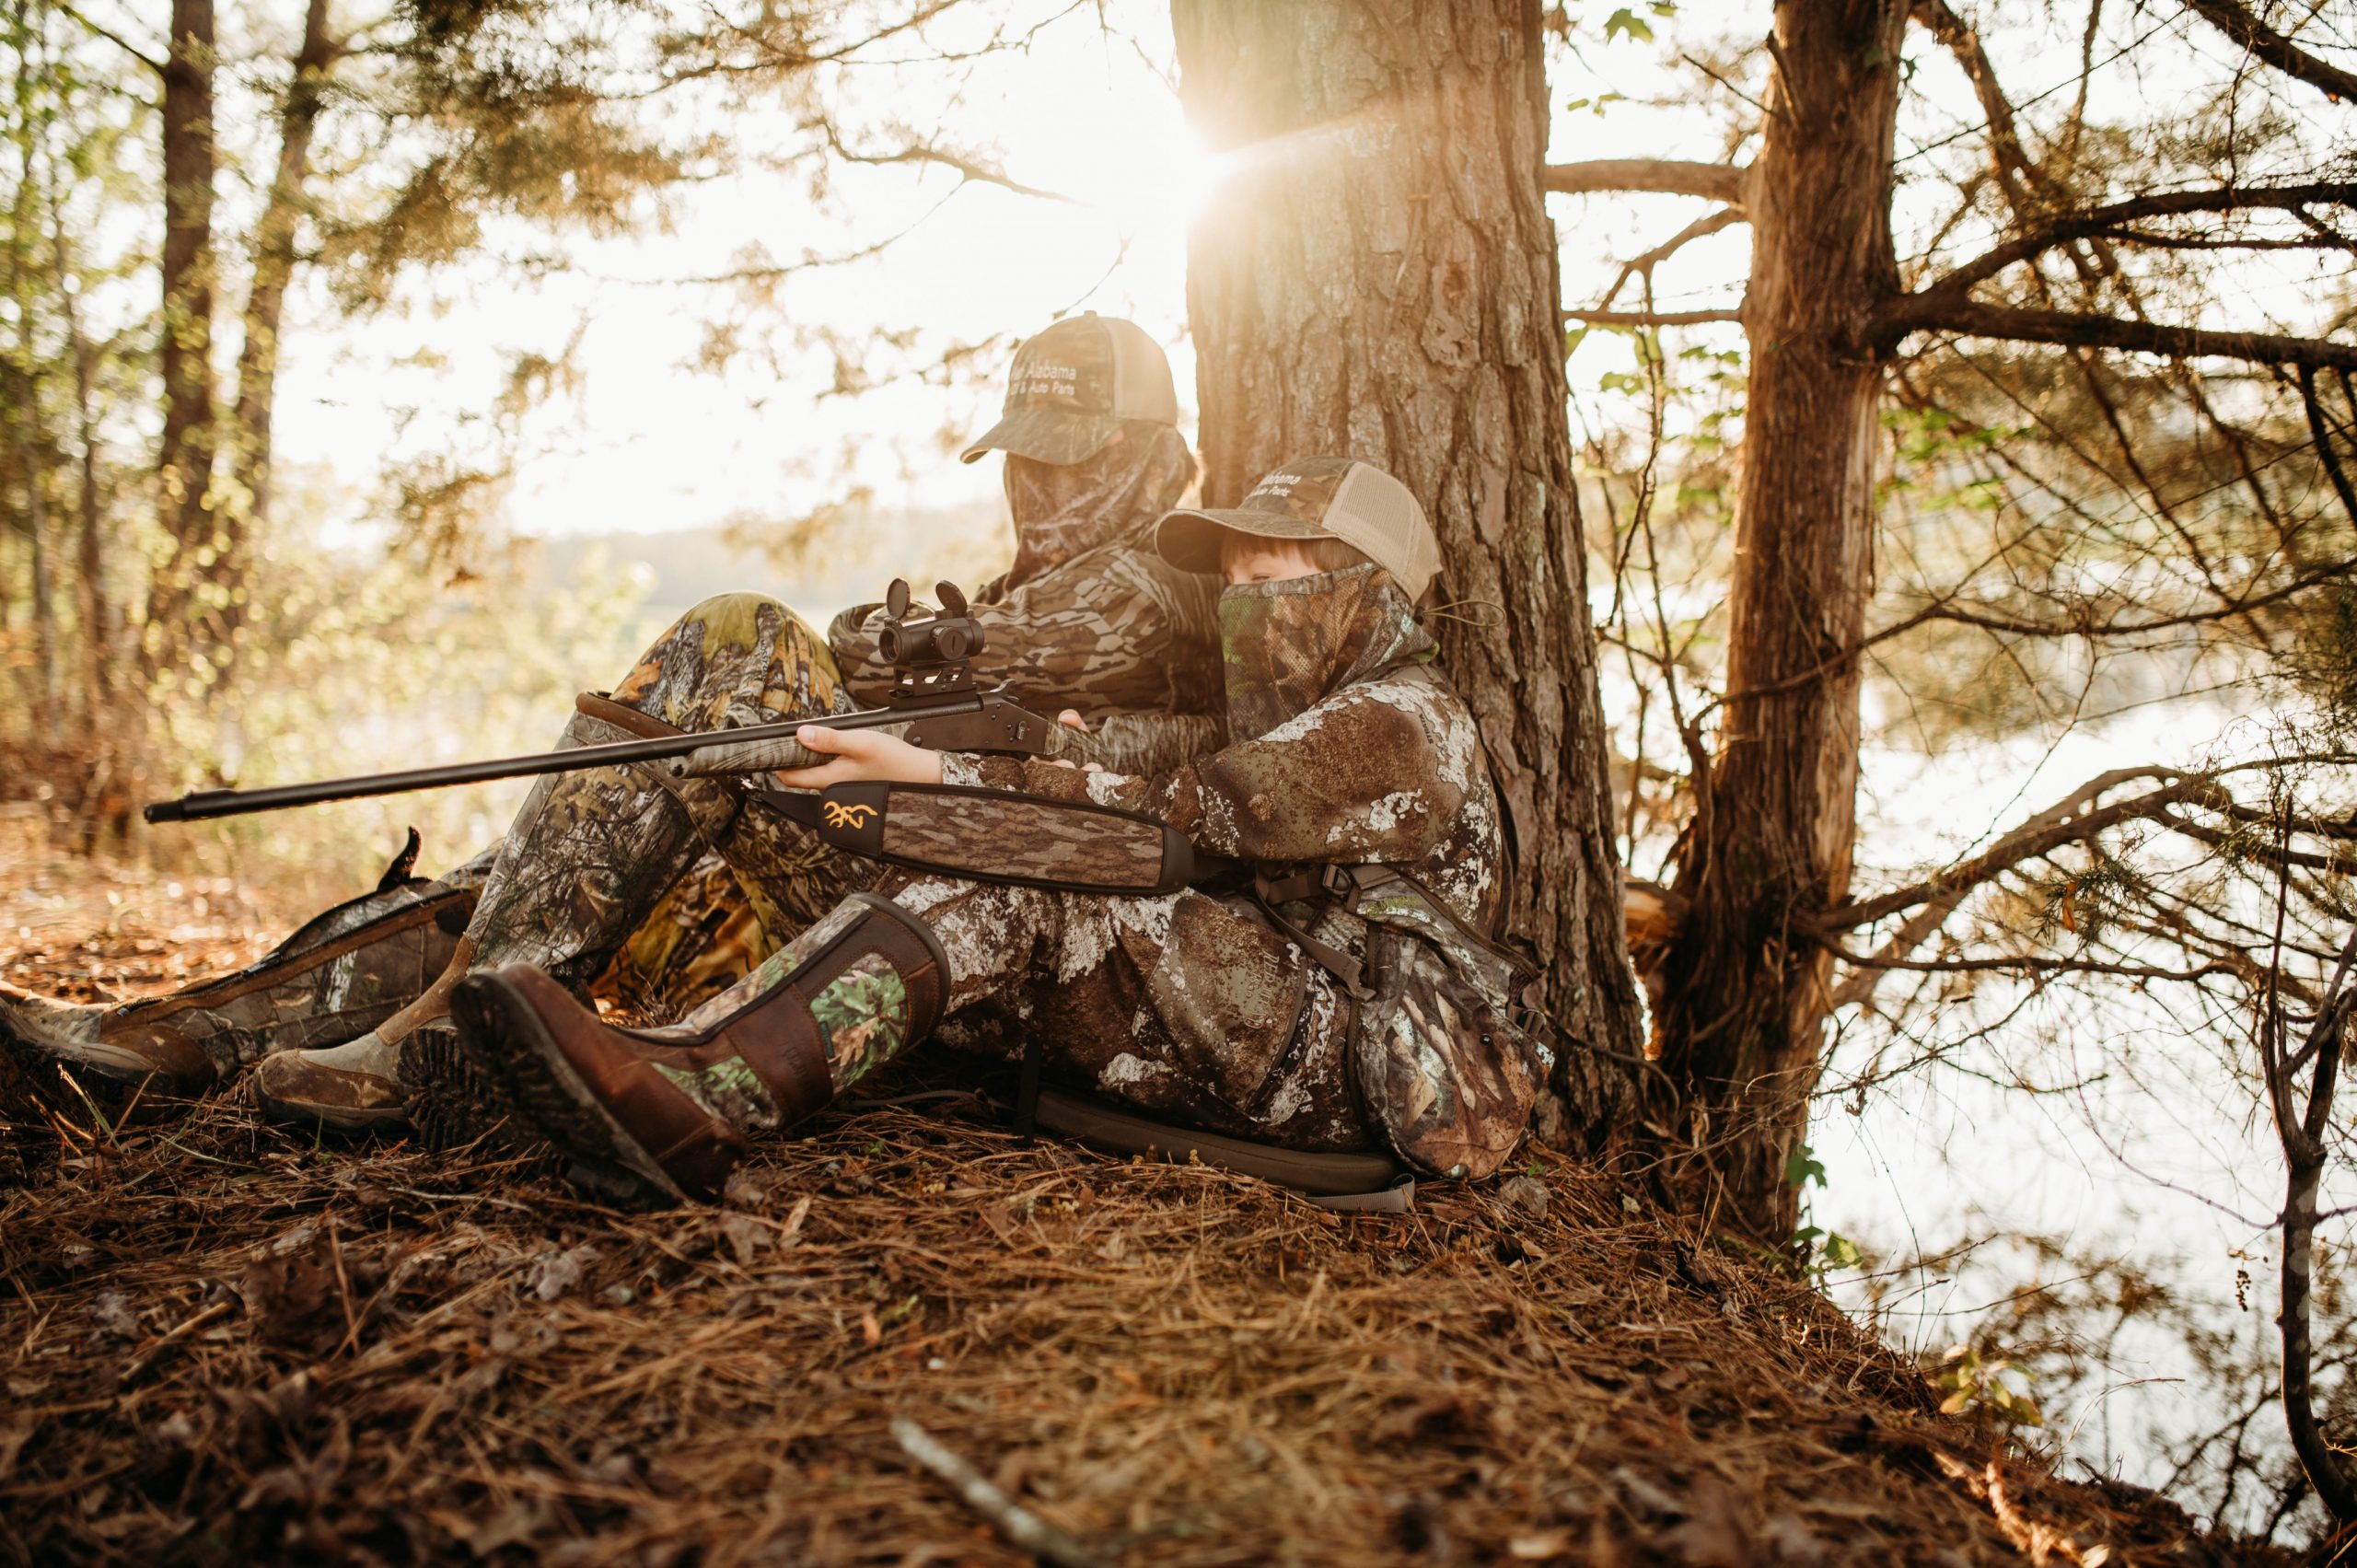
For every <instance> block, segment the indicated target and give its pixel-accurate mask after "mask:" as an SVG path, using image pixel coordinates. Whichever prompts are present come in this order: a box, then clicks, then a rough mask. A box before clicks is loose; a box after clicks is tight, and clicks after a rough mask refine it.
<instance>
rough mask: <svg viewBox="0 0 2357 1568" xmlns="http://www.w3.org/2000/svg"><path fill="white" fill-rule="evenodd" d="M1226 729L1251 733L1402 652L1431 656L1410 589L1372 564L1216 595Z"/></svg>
mask: <svg viewBox="0 0 2357 1568" xmlns="http://www.w3.org/2000/svg"><path fill="white" fill-rule="evenodd" d="M1219 643H1220V654H1221V657H1222V660H1223V662H1224V663H1225V668H1226V671H1227V733H1228V738H1229V739H1230V740H1231V741H1241V740H1258V739H1259V738H1261V737H1262V736H1265V735H1267V734H1268V733H1269V732H1270V731H1271V730H1273V729H1275V728H1276V727H1277V726H1280V725H1282V724H1283V723H1285V722H1286V721H1287V720H1288V719H1293V718H1296V717H1298V716H1300V715H1301V714H1304V713H1306V712H1307V711H1308V709H1309V708H1310V706H1311V705H1312V704H1313V703H1317V702H1318V700H1319V699H1321V698H1323V697H1326V696H1329V695H1330V694H1331V693H1333V692H1336V691H1341V689H1342V688H1343V687H1345V686H1348V685H1350V684H1352V683H1353V681H1358V680H1364V679H1366V678H1367V677H1369V676H1371V675H1373V674H1374V673H1376V671H1377V670H1379V669H1383V668H1387V667H1388V666H1390V665H1394V664H1398V663H1399V662H1401V661H1402V660H1406V659H1416V658H1426V657H1430V656H1431V654H1432V651H1433V640H1432V638H1431V636H1430V635H1429V634H1428V633H1426V632H1425V631H1424V629H1423V628H1422V626H1419V625H1418V624H1416V612H1415V610H1414V608H1413V607H1412V606H1411V605H1410V604H1409V602H1408V596H1407V595H1405V594H1403V593H1401V592H1400V591H1399V585H1398V584H1396V583H1394V582H1393V581H1392V580H1391V574H1390V573H1388V572H1386V571H1385V570H1384V569H1383V568H1382V567H1380V566H1377V565H1376V564H1374V563H1372V562H1369V563H1366V564H1364V565H1360V566H1346V567H1344V568H1343V569H1342V570H1341V571H1339V572H1320V573H1318V574H1316V575H1313V576H1307V577H1287V578H1285V579H1283V580H1282V581H1279V582H1273V583H1237V584H1234V585H1232V586H1231V587H1228V588H1227V589H1226V590H1225V592H1223V593H1222V594H1221V595H1220V596H1219Z"/></svg>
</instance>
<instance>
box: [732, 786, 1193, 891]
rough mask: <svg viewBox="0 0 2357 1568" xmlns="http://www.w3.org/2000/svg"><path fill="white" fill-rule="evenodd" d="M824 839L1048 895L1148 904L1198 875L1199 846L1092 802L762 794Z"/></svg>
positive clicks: (998, 796) (945, 793)
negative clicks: (1045, 891)
mask: <svg viewBox="0 0 2357 1568" xmlns="http://www.w3.org/2000/svg"><path fill="white" fill-rule="evenodd" d="M755 798H756V799H759V800H762V801H764V802H766V803H767V804H769V805H770V806H772V807H775V808H776V809H777V810H778V811H780V812H783V813H784V815H785V816H787V817H789V818H791V819H794V820H795V821H796V822H800V823H802V824H804V825H805V826H806V827H807V828H809V829H810V830H812V831H813V832H815V833H817V834H818V835H819V838H820V839H821V840H822V841H823V842H827V843H830V844H832V845H834V846H835V847H836V848H837V849H841V850H844V851H847V852H849V853H850V854H856V855H863V856H865V857H866V858H867V859H869V860H879V861H882V862H883V863H884V864H885V865H898V866H902V867H905V868H906V869H908V870H911V871H925V872H932V873H935V874H937V875H941V876H946V877H965V878H967V879H969V880H971V881H976V882H1004V883H1010V884H1013V885H1015V886H1016V887H1023V888H1043V889H1048V890H1049V891H1051V892H1068V893H1099V894H1105V895H1108V896H1110V897H1115V898H1151V897H1154V896H1155V895H1157V894H1162V893H1175V892H1178V891H1179V889H1182V888H1185V887H1187V886H1189V885H1190V884H1191V883H1192V882H1193V881H1194V880H1195V878H1196V876H1197V873H1198V866H1197V865H1196V857H1195V846H1194V845H1193V844H1192V843H1190V842H1189V841H1188V838H1187V835H1186V834H1184V833H1182V832H1180V831H1179V830H1178V829H1176V828H1173V827H1171V826H1170V825H1169V824H1168V823H1167V822H1164V821H1162V820H1161V819H1158V818H1154V817H1148V816H1144V815H1143V814H1142V813H1139V812H1135V811H1124V810H1122V809H1120V807H1112V806H1098V805H1097V804H1096V803H1094V802H1092V801H1079V800H1048V799H1044V798H1042V797H1040V796H1031V795H1016V794H1014V793H1013V792H1011V791H1008V790H1003V789H976V788H972V787H970V786H968V785H964V784H881V783H860V784H833V785H830V786H829V787H828V788H826V789H824V790H821V791H819V793H817V794H815V795H814V794H809V793H807V792H802V791H788V790H761V791H757V792H756V794H755Z"/></svg>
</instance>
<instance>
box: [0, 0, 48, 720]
mask: <svg viewBox="0 0 2357 1568" xmlns="http://www.w3.org/2000/svg"><path fill="white" fill-rule="evenodd" d="M10 19H11V22H12V23H13V29H12V30H13V31H14V33H15V35H16V36H15V38H14V40H13V41H14V42H15V44H16V46H17V49H16V52H17V80H16V92H15V95H14V101H15V103H16V105H17V108H18V109H19V110H23V109H26V108H28V107H29V105H30V103H31V101H32V92H31V87H30V75H31V71H32V64H31V50H30V48H29V41H30V37H31V33H30V29H29V27H28V26H27V21H26V13H25V6H24V5H23V3H22V0H18V4H17V7H16V15H15V16H14V17H11V18H10ZM17 153H18V157H17V192H16V195H17V200H16V207H15V210H14V211H13V212H11V213H10V214H9V224H8V302H9V304H10V305H11V306H12V307H14V308H15V310H16V315H17V356H18V357H17V366H16V371H17V374H16V375H15V377H12V379H13V380H14V381H15V383H16V385H15V388H14V391H15V398H14V400H13V401H15V402H16V405H17V407H16V410H15V414H16V417H15V418H13V419H11V420H10V421H9V434H10V435H11V436H14V437H15V445H16V448H17V475H18V476H19V477H20V478H21V479H22V480H23V481H24V485H25V511H24V518H25V528H26V532H27V533H28V535H29V537H30V539H31V541H32V578H33V581H32V590H33V663H34V682H35V685H34V696H33V729H34V733H35V734H36V735H38V736H40V737H41V739H43V740H45V741H52V742H53V741H54V740H55V739H56V738H57V728H58V724H57V720H58V711H57V710H58V679H57V591H56V582H55V578H56V565H55V563H53V562H52V560H51V559H50V550H49V517H48V506H47V505H46V502H47V497H45V496H44V495H43V494H41V489H42V485H43V483H44V482H45V481H44V479H43V476H42V473H41V444H42V440H41V437H42V432H41V381H40V372H39V369H38V366H39V365H40V363H41V360H40V354H41V345H40V343H39V342H38V341H37V340H36V338H35V336H34V333H33V310H32V303H33V302H32V298H31V296H30V294H29V291H28V290H27V288H26V274H27V271H28V269H27V267H26V264H25V263H26V259H27V258H26V251H27V250H29V248H30V247H31V244H32V234H33V224H34V221H35V214H36V212H37V211H38V202H37V198H36V191H35V187H34V184H33V129H32V125H31V123H30V122H29V121H27V122H20V123H19V124H18V125H17Z"/></svg>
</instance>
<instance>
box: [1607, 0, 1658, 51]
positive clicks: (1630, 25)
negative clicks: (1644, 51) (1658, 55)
mask: <svg viewBox="0 0 2357 1568" xmlns="http://www.w3.org/2000/svg"><path fill="white" fill-rule="evenodd" d="M1622 33H1626V34H1628V35H1629V36H1630V37H1631V38H1632V39H1634V40H1635V41H1637V42H1639V43H1651V42H1652V41H1654V29H1652V27H1650V26H1649V25H1647V23H1646V22H1645V21H1644V19H1643V17H1639V16H1638V15H1637V13H1636V12H1634V11H1631V9H1629V7H1628V6H1621V7H1620V9H1619V10H1617V11H1615V12H1613V13H1612V15H1610V16H1608V17H1605V18H1604V41H1605V42H1607V43H1610V42H1611V41H1613V39H1615V38H1616V37H1618V36H1620V34H1622Z"/></svg>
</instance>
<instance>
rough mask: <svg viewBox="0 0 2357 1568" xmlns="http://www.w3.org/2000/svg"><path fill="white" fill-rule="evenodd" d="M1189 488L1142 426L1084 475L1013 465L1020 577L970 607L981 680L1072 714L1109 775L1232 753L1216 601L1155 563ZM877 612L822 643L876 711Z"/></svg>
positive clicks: (1156, 430) (879, 673) (1176, 452)
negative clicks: (979, 644) (978, 633)
mask: <svg viewBox="0 0 2357 1568" xmlns="http://www.w3.org/2000/svg"><path fill="white" fill-rule="evenodd" d="M1194 474H1195V460H1194V457H1193V455H1192V454H1190V452H1189V451H1188V450H1187V443H1186V442H1185V440H1184V439H1182V438H1181V437H1180V436H1179V433H1178V432H1177V431H1176V430H1172V429H1170V428H1168V427H1167V426H1156V425H1150V424H1137V425H1135V426H1134V427H1132V426H1130V425H1125V426H1124V427H1123V433H1122V437H1121V439H1120V440H1118V441H1116V442H1115V443H1114V444H1113V445H1112V446H1110V447H1108V448H1107V449H1106V450H1105V451H1104V452H1103V453H1101V454H1099V455H1098V456H1097V458H1094V459H1090V461H1088V462H1087V463H1086V464H1080V465H1073V466H1069V467H1064V468H1057V467H1054V466H1051V465H1045V464H1037V463H1028V464H1027V463H1023V462H1020V461H1018V460H1016V459H1009V460H1008V466H1007V505H1008V509H1009V511H1010V512H1011V513H1012V514H1013V516H1014V518H1015V524H1016V558H1015V567H1014V569H1013V570H1012V571H1010V572H1009V573H1007V574H1006V575H1004V576H1003V577H1001V578H999V579H998V580H996V581H995V582H993V583H992V584H991V585H990V586H989V587H986V588H984V589H983V590H982V591H981V592H980V593H978V594H976V595H974V596H973V614H974V619H975V620H977V621H980V622H981V625H982V629H983V633H984V640H985V645H984V647H983V649H982V652H981V654H980V655H978V656H976V657H975V659H974V666H973V668H974V673H975V675H976V676H977V677H978V678H979V679H982V680H985V681H1000V680H1004V681H1005V682H1007V683H1008V685H1009V686H1011V687H1012V688H1013V690H1014V694H1015V698H1016V701H1017V702H1019V703H1024V704H1026V705H1027V706H1028V707H1031V708H1034V709H1037V710H1039V711H1041V712H1044V713H1047V714H1051V715H1052V714H1054V713H1055V712H1056V711H1057V710H1058V709H1061V708H1068V707H1069V708H1077V709H1078V710H1080V713H1081V714H1082V715H1083V716H1084V717H1086V718H1087V719H1088V720H1089V721H1090V722H1091V725H1092V726H1095V727H1096V728H1097V733H1098V738H1099V750H1100V752H1101V754H1102V756H1103V758H1104V761H1105V763H1106V765H1107V766H1108V767H1109V768H1111V769H1113V770H1114V771H1116V772H1128V773H1156V772H1166V771H1167V770H1169V769H1172V768H1176V767H1177V766H1179V764H1180V763H1181V762H1184V761H1187V759H1189V758H1190V757H1195V756H1200V755H1202V753H1203V752H1205V751H1210V750H1214V749H1217V748H1218V747H1219V745H1220V744H1221V742H1222V741H1223V740H1225V738H1226V728H1225V722H1224V719H1223V717H1222V716H1221V715H1222V703H1221V692H1222V685H1221V672H1220V656H1219V633H1218V629H1217V623H1216V618H1215V615H1214V612H1213V605H1214V603H1215V602H1216V601H1217V599H1218V597H1219V586H1218V584H1216V583H1215V582H1213V580H1212V579H1210V578H1208V577H1203V576H1199V575H1195V574H1193V573H1190V572H1182V571H1180V570H1179V569H1178V568H1177V567H1175V566H1173V565H1171V564H1169V563H1167V562H1166V561H1164V560H1163V559H1162V558H1161V557H1160V556H1159V555H1157V554H1155V550H1154V526H1155V523H1156V522H1158V521H1159V520H1160V519H1161V517H1162V515H1163V514H1164V513H1165V512H1167V511H1168V510H1169V509H1170V508H1171V507H1172V506H1174V505H1177V504H1178V502H1179V497H1180V495H1181V494H1183V493H1184V492H1185V490H1186V488H1187V486H1188V485H1189V484H1190V482H1192V481H1193V479H1194ZM882 609H883V607H882V606H880V605H874V604H861V605H853V607H852V608H851V609H849V610H844V611H843V612H842V614H841V615H838V616H837V617H835V621H834V624H833V625H831V626H830V627H829V628H828V630H827V642H828V645H829V646H830V648H832V649H833V651H834V656H835V662H836V664H837V666H838V667H839V668H841V670H842V678H843V684H844V685H845V686H846V687H847V688H849V690H850V691H851V694H852V695H853V697H854V698H856V699H857V700H858V701H859V702H861V703H865V704H869V705H873V704H877V703H881V702H883V700H884V696H885V693H886V692H887V691H889V690H890V688H891V684H892V667H891V666H890V665H889V664H888V663H886V662H885V660H884V658H883V656H882V655H881V654H880V653H879V651H878V650H877V633H878V632H879V631H880V629H881V613H882Z"/></svg>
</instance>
